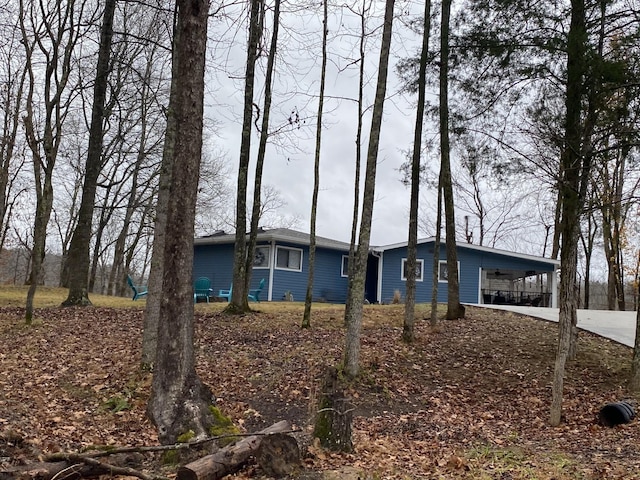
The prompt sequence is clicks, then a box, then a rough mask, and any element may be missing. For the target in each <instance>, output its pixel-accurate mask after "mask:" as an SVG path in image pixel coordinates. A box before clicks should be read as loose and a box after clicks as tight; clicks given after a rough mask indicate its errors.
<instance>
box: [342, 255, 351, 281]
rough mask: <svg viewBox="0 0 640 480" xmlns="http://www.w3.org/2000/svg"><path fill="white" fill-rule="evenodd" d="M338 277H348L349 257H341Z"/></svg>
mask: <svg viewBox="0 0 640 480" xmlns="http://www.w3.org/2000/svg"><path fill="white" fill-rule="evenodd" d="M340 275H342V276H343V277H348V276H349V255H343V256H342V269H341V270H340Z"/></svg>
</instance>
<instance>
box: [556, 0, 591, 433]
mask: <svg viewBox="0 0 640 480" xmlns="http://www.w3.org/2000/svg"><path fill="white" fill-rule="evenodd" d="M586 40H587V33H586V20H585V8H584V0H571V24H570V27H569V34H568V42H567V94H566V100H565V106H566V118H565V144H564V147H563V151H562V154H561V158H560V169H561V174H560V178H561V179H562V181H561V183H560V186H559V188H560V194H561V199H562V215H561V222H560V228H561V235H560V237H561V240H562V248H561V251H560V269H561V271H562V275H561V276H560V315H559V325H558V349H557V352H556V362H555V368H554V373H553V384H552V391H551V397H552V398H551V412H550V423H551V425H552V426H557V425H559V424H560V422H561V419H562V396H563V385H564V374H565V365H566V362H567V358H568V356H569V353H570V346H571V336H572V330H573V328H574V324H573V322H574V321H575V319H576V318H577V314H576V308H577V295H576V267H577V250H578V248H577V247H578V238H579V233H578V232H579V222H580V213H581V199H580V184H581V179H584V178H585V176H587V177H588V176H589V171H588V169H587V170H586V171H585V168H586V167H587V166H585V165H583V158H582V156H581V155H580V152H582V151H583V149H582V122H581V115H582V101H583V97H584V87H583V76H584V73H585V69H586V67H585V51H586V45H585V42H586ZM581 170H582V171H581Z"/></svg>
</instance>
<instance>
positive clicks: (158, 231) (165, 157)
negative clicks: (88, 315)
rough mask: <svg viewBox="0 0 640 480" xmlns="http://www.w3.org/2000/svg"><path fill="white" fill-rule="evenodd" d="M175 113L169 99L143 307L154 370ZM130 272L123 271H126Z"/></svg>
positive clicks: (145, 362)
mask: <svg viewBox="0 0 640 480" xmlns="http://www.w3.org/2000/svg"><path fill="white" fill-rule="evenodd" d="M176 16H177V12H175V13H174V21H173V46H172V65H171V86H170V98H171V97H173V98H176V97H177V92H176V89H177V86H178V82H177V79H178V74H179V72H178V71H177V70H176V69H177V66H178V59H177V58H176V55H177V52H176V47H175V45H176V43H177V42H178V35H179V31H178V30H177V25H176ZM176 129H177V125H176V115H175V112H174V107H173V105H172V104H171V102H169V107H168V109H167V126H166V130H165V135H164V145H163V150H162V164H161V166H160V176H159V181H158V200H157V204H156V215H155V224H154V230H153V251H152V252H151V269H150V272H149V281H148V282H147V291H148V292H149V293H148V294H147V305H146V308H145V310H144V321H143V331H142V359H141V367H142V369H143V370H153V365H154V363H155V361H156V355H157V347H158V324H159V322H160V305H161V302H162V279H163V277H164V248H165V230H166V227H167V211H168V208H169V196H170V195H171V192H170V189H171V182H172V174H173V165H174V160H175V158H177V157H176V154H175V144H176V135H177V133H176ZM127 273H128V272H126V271H124V272H123V275H126V274H127Z"/></svg>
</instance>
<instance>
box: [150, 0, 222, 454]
mask: <svg viewBox="0 0 640 480" xmlns="http://www.w3.org/2000/svg"><path fill="white" fill-rule="evenodd" d="M177 11H178V20H177V35H176V42H175V43H174V49H175V50H174V51H175V55H174V59H175V60H176V62H177V64H176V65H175V68H174V69H173V73H174V75H176V79H175V89H174V90H172V92H171V99H170V101H169V108H170V109H171V110H172V112H171V114H172V115H174V116H175V117H174V118H175V126H176V136H175V142H174V149H173V159H174V160H173V162H172V163H173V165H174V168H173V172H172V173H173V174H172V177H171V179H172V182H171V187H170V191H169V193H170V194H169V201H168V204H167V223H166V229H165V245H164V253H163V265H164V271H165V272H171V274H170V275H164V276H163V282H162V295H161V298H157V299H156V301H159V302H160V316H159V322H158V348H157V354H156V363H155V368H154V374H153V384H152V391H151V398H150V399H149V405H148V413H149V416H150V418H151V420H152V421H153V423H154V424H155V425H156V427H157V429H158V438H159V440H160V441H161V442H162V443H164V444H167V443H174V442H176V441H177V438H178V437H179V436H180V435H181V434H183V433H185V432H188V431H190V430H192V431H193V432H195V434H196V437H198V438H203V437H205V436H207V435H208V434H209V432H208V429H209V427H210V426H211V425H212V424H213V417H212V414H211V412H210V410H209V407H210V406H211V404H212V403H213V402H214V400H215V399H214V397H213V395H212V394H211V392H210V390H209V389H208V388H207V387H206V386H205V385H204V384H203V383H202V382H201V381H200V379H199V378H198V376H197V374H196V371H195V354H194V346H193V340H194V338H193V337H194V326H193V313H194V309H193V287H192V272H193V235H194V219H195V206H196V196H197V187H198V176H199V169H200V158H201V155H202V126H203V109H204V101H203V99H204V68H205V54H206V40H207V19H208V11H209V2H208V1H207V0H203V1H202V0H201V1H193V0H178V2H177Z"/></svg>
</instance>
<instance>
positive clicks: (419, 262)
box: [400, 258, 424, 282]
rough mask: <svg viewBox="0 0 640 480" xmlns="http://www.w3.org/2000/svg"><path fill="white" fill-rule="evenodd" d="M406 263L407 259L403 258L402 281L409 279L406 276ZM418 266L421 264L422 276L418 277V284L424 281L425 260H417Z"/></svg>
mask: <svg viewBox="0 0 640 480" xmlns="http://www.w3.org/2000/svg"><path fill="white" fill-rule="evenodd" d="M406 263H407V259H406V258H403V259H402V262H400V279H401V280H403V281H406V280H407V277H405V276H404V266H405V264H406ZM416 264H420V276H419V277H416V282H422V281H424V260H423V259H422V258H416Z"/></svg>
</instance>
